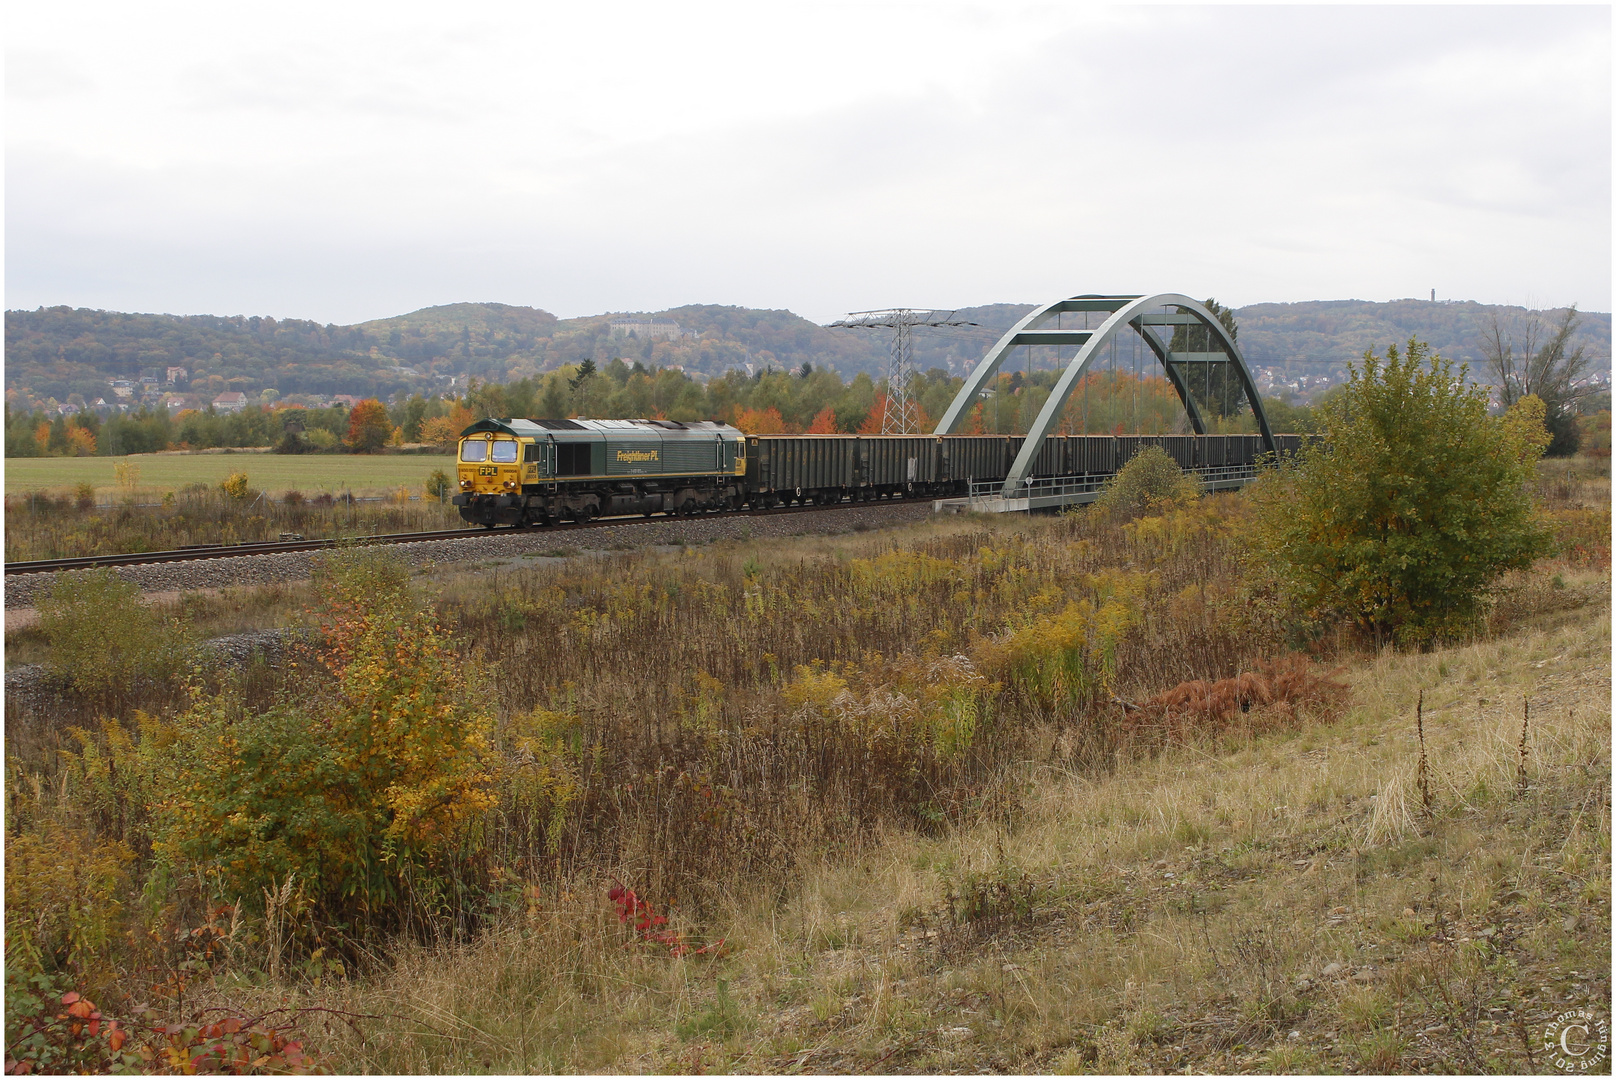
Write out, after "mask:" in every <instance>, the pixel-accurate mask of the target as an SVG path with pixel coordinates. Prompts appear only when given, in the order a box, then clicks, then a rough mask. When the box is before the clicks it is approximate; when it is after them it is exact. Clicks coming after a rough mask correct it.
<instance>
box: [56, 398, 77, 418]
mask: <svg viewBox="0 0 1616 1080" xmlns="http://www.w3.org/2000/svg"><path fill="white" fill-rule="evenodd" d="M56 411H57V412H59V413H61V414H62V415H63V416H72V415H73V414H74V413H76V412H78V411H79V407H78V406H77V405H75V404H73V403H72V402H71V401H69V402H68V403H67V404H65V405H58V406H56Z"/></svg>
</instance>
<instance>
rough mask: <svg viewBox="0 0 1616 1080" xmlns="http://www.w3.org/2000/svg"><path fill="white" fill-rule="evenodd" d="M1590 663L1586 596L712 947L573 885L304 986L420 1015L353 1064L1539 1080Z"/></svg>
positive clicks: (1575, 931)
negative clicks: (688, 947) (1418, 732)
mask: <svg viewBox="0 0 1616 1080" xmlns="http://www.w3.org/2000/svg"><path fill="white" fill-rule="evenodd" d="M1609 648H1610V638H1609V622H1608V608H1602V609H1599V610H1594V611H1586V610H1585V611H1583V612H1581V613H1580V614H1579V615H1578V616H1577V617H1576V618H1574V619H1572V620H1570V621H1568V622H1566V623H1565V624H1564V625H1561V626H1559V627H1556V628H1554V629H1549V630H1537V631H1529V632H1527V633H1525V634H1522V635H1517V636H1513V637H1510V638H1506V639H1501V640H1496V641H1492V642H1487V643H1482V644H1476V645H1471V646H1467V647H1464V648H1457V649H1449V650H1440V651H1435V652H1432V653H1429V654H1425V655H1417V656H1403V655H1396V654H1389V653H1388V654H1386V655H1384V656H1381V657H1378V658H1375V659H1373V660H1370V661H1366V662H1363V663H1360V664H1358V665H1356V666H1354V667H1353V668H1352V669H1351V670H1350V671H1349V672H1348V673H1347V678H1348V679H1349V681H1350V682H1351V684H1352V686H1353V689H1354V693H1355V698H1356V705H1355V706H1354V707H1353V708H1352V709H1351V711H1350V712H1349V713H1348V714H1347V715H1346V716H1345V717H1344V718H1343V719H1342V720H1341V721H1340V722H1339V723H1337V724H1335V725H1332V726H1307V727H1303V728H1301V729H1300V730H1291V731H1285V732H1280V733H1275V734H1269V735H1264V736H1260V737H1254V738H1245V737H1241V736H1230V737H1227V738H1226V739H1225V741H1224V742H1222V743H1221V744H1210V743H1209V744H1205V745H1199V746H1193V747H1183V748H1180V749H1177V750H1172V751H1169V752H1167V753H1164V754H1161V755H1160V756H1158V757H1157V758H1156V759H1155V760H1153V761H1149V762H1133V763H1123V764H1121V765H1119V766H1118V767H1117V768H1116V769H1115V771H1114V772H1113V773H1112V774H1111V775H1109V776H1106V777H1103V778H1098V779H1091V778H1087V777H1084V776H1080V775H1073V774H1071V773H1070V772H1068V771H1066V770H1064V769H1063V768H1062V766H1061V764H1060V762H1058V761H1039V762H1036V763H1034V762H1028V763H1026V764H1025V765H1024V766H1023V771H1022V776H1023V779H1024V780H1025V782H1026V785H1027V786H1026V791H1025V801H1024V803H1023V806H1024V810H1023V813H1022V814H1021V815H1020V817H1019V818H1018V820H1017V821H1016V823H1015V825H1014V827H1013V828H1010V827H1006V826H1005V825H1003V824H999V825H993V824H980V825H977V826H975V827H971V828H966V829H962V830H958V831H955V832H952V833H950V834H948V835H947V836H944V837H939V838H935V839H921V838H916V837H915V836H914V835H912V834H905V833H894V834H891V835H889V836H887V837H886V838H884V839H877V840H873V841H872V842H870V843H868V844H866V845H864V846H863V847H862V848H861V849H860V850H858V851H856V852H852V853H850V855H849V856H848V857H845V858H842V859H838V860H835V861H828V862H825V863H822V864H819V865H816V866H813V867H810V868H804V872H803V873H802V874H801V875H800V879H799V880H798V882H797V883H796V884H794V885H792V886H790V887H788V888H785V889H780V890H777V889H767V888H760V889H758V890H756V891H748V890H745V889H740V890H737V891H736V893H735V894H734V895H733V896H732V897H731V898H730V900H729V901H728V902H727V904H725V905H724V907H723V909H722V910H721V911H718V912H716V913H714V914H713V915H712V916H711V917H710V918H709V919H708V920H706V921H705V923H704V924H703V925H702V926H701V927H693V928H692V930H693V931H694V932H698V933H703V934H704V935H705V937H706V938H707V939H711V938H715V937H720V936H721V937H724V938H725V939H726V940H727V943H728V946H727V951H726V952H725V954H724V955H723V956H722V957H719V958H716V959H715V958H714V957H713V956H711V955H704V956H698V957H687V958H685V959H682V960H681V959H674V958H672V957H670V956H669V955H668V953H667V951H666V950H665V949H658V948H652V947H648V946H644V945H635V944H632V943H631V942H630V941H629V935H628V934H627V933H626V932H624V931H623V930H621V929H620V928H619V927H618V926H617V925H616V922H615V920H614V919H613V918H612V916H611V909H610V907H609V905H608V904H606V902H605V901H604V899H603V895H602V894H601V893H599V892H596V891H593V890H591V889H589V888H587V887H586V886H585V884H584V883H583V882H580V883H579V885H578V887H577V888H575V889H574V890H572V891H570V892H567V893H564V894H562V895H558V896H553V897H550V896H546V897H544V898H542V899H541V900H540V901H538V902H537V903H535V904H534V905H533V906H532V908H531V909H530V911H529V913H528V914H527V915H526V916H524V917H523V918H518V919H512V920H509V921H507V922H506V923H504V924H502V926H501V929H500V930H499V931H498V932H497V933H494V934H491V935H490V936H488V937H487V938H485V939H482V940H479V941H477V942H476V943H474V944H470V945H464V946H457V947H443V948H440V949H425V948H421V947H409V948H406V949H403V950H402V951H400V952H399V953H398V954H397V955H396V957H395V959H394V966H393V967H392V969H391V970H390V972H389V973H388V974H387V975H386V976H385V977H383V978H381V979H380V980H378V981H376V982H374V983H366V984H363V985H339V986H335V987H321V988H306V989H304V990H303V991H301V995H300V996H301V1000H304V1001H310V1002H314V1001H318V1002H323V1003H327V1004H337V1005H341V1006H345V1007H349V1008H355V1009H361V1010H364V1011H370V1012H373V1013H377V1014H381V1013H390V1014H397V1016H398V1017H408V1018H409V1019H408V1020H403V1019H397V1018H393V1019H383V1020H371V1021H365V1022H362V1023H361V1025H360V1028H359V1034H356V1033H355V1032H354V1031H351V1030H336V1029H333V1030H332V1032H331V1034H330V1041H329V1042H328V1043H327V1044H326V1045H327V1047H328V1048H329V1049H330V1050H331V1051H333V1052H334V1053H336V1054H337V1055H338V1060H339V1061H340V1062H342V1063H343V1065H344V1067H346V1068H350V1069H354V1070H367V1071H369V1070H374V1071H417V1070H427V1071H439V1072H445V1071H488V1070H493V1071H548V1070H558V1071H575V1070H608V1071H629V1072H638V1071H665V1070H669V1069H674V1070H683V1071H695V1070H698V1069H711V1070H730V1071H852V1072H862V1071H875V1072H880V1071H927V1072H937V1071H952V1070H963V1071H975V1070H980V1069H987V1070H994V1071H1012V1072H1031V1071H1045V1070H1051V1069H1053V1070H1056V1071H1096V1072H1160V1071H1166V1070H1170V1069H1171V1070H1177V1069H1180V1068H1189V1069H1193V1070H1211V1071H1290V1072H1319V1071H1335V1070H1345V1071H1373V1072H1404V1071H1416V1070H1421V1071H1424V1070H1430V1071H1476V1070H1482V1069H1486V1070H1503V1071H1512V1072H1513V1071H1535V1070H1539V1069H1541V1068H1542V1067H1543V1063H1542V1062H1541V1061H1539V1060H1536V1059H1533V1058H1529V1057H1528V1056H1527V1053H1528V1048H1530V1047H1535V1043H1534V1042H1533V1041H1532V1039H1533V1038H1535V1037H1536V1035H1537V1034H1540V1029H1541V1027H1542V1026H1543V1023H1544V1022H1546V1020H1547V1018H1548V1017H1549V1016H1551V1015H1552V1014H1553V1013H1554V1012H1557V1011H1558V1010H1559V1009H1561V1008H1564V1007H1569V1006H1570V1005H1574V1004H1582V1003H1592V1004H1593V1005H1594V1007H1596V1008H1599V1009H1604V1010H1606V1011H1607V1015H1608V1008H1609V1002H1610V982H1609V972H1608V966H1607V965H1606V963H1605V961H1604V960H1603V959H1600V958H1601V957H1608V955H1609V944H1610V936H1609V932H1610V909H1609V901H1610V894H1609V876H1610V807H1609V791H1610V788H1609V778H1610V756H1609V755H1610V729H1609V716H1610V684H1609V666H1608V656H1609ZM1421 690H1424V691H1426V702H1427V710H1426V714H1425V719H1426V737H1427V744H1428V752H1429V755H1430V758H1431V761H1432V764H1433V769H1434V776H1435V781H1436V782H1435V787H1434V794H1435V798H1434V811H1433V813H1432V814H1431V815H1430V816H1427V815H1426V814H1425V813H1424V811H1423V808H1422V807H1421V806H1420V800H1419V796H1418V794H1417V793H1416V792H1415V791H1414V789H1413V787H1412V783H1413V763H1414V761H1415V760H1416V758H1417V753H1418V750H1417V745H1416V742H1415V736H1414V725H1413V704H1414V701H1415V699H1416V697H1417V696H1418V693H1419V691H1421ZM1527 697H1529V698H1530V699H1531V701H1532V702H1533V710H1532V713H1533V715H1532V723H1531V728H1530V732H1529V736H1528V748H1529V753H1528V755H1527V758H1526V774H1527V778H1528V785H1527V787H1526V789H1525V792H1524V794H1522V793H1521V792H1520V790H1519V789H1518V787H1517V779H1518V771H1519V766H1520V755H1519V751H1518V743H1519V740H1520V722H1521V703H1522V700H1523V698H1527ZM1332 965H1339V966H1338V967H1332ZM720 987H722V988H723V989H722V992H720V989H719V988H720ZM1522 1032H1525V1034H1526V1035H1527V1036H1528V1038H1527V1039H1526V1040H1525V1041H1524V1042H1523V1039H1522ZM1292 1033H1294V1035H1293V1034H1292Z"/></svg>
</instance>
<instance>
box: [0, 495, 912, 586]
mask: <svg viewBox="0 0 1616 1080" xmlns="http://www.w3.org/2000/svg"><path fill="white" fill-rule="evenodd" d="M925 501H926V500H924V499H878V500H871V501H869V502H862V501H860V502H853V501H849V502H841V503H830V504H828V505H814V506H778V507H774V508H772V509H768V510H763V509H758V510H731V511H720V512H716V513H715V512H703V513H697V514H692V515H690V516H689V517H686V516H683V515H675V516H673V517H657V518H646V517H610V518H595V519H593V520H590V521H569V522H561V523H557V524H555V525H517V526H505V527H503V528H496V529H485V528H480V527H478V526H468V527H466V528H461V529H441V530H438V531H435V532H413V533H377V534H374V535H370V536H347V537H331V538H328V539H323V540H271V541H263V542H246V543H240V544H219V545H216V546H206V547H194V548H179V549H176V550H173V551H139V552H129V553H125V554H121V555H81V556H77V557H75V558H69V559H34V560H29V561H27V562H8V563H6V567H5V569H6V572H5V576H6V577H11V576H12V575H13V574H51V573H56V572H57V571H61V570H93V569H95V568H97V567H102V566H144V565H149V564H153V563H173V562H194V561H200V560H202V559H236V558H244V557H246V556H251V555H283V554H286V553H289V552H298V551H322V550H325V549H329V548H334V547H343V546H355V545H368V544H418V543H426V542H429V541H432V540H471V539H477V538H479V537H494V536H510V535H511V534H512V533H524V534H525V533H549V534H555V533H563V532H576V531H578V530H579V529H610V528H618V527H621V526H624V525H645V524H650V523H659V524H677V523H680V522H689V521H700V520H706V519H716V518H727V517H731V516H734V515H737V514H739V515H742V516H746V517H772V516H774V515H777V514H807V513H813V512H815V511H836V510H851V509H854V508H856V507H866V508H870V507H879V506H895V505H899V504H903V503H907V504H910V505H916V504H919V503H922V502H925Z"/></svg>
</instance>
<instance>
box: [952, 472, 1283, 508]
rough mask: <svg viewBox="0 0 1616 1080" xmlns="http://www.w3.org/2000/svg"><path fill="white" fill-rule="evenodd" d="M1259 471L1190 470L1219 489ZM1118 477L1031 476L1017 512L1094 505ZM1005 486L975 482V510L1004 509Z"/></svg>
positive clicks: (1245, 480) (1023, 486)
mask: <svg viewBox="0 0 1616 1080" xmlns="http://www.w3.org/2000/svg"><path fill="white" fill-rule="evenodd" d="M1259 468H1260V466H1257V465H1213V466H1206V467H1204V468H1199V469H1193V470H1190V471H1191V472H1192V473H1193V474H1194V475H1195V477H1196V478H1197V479H1198V480H1200V481H1201V486H1202V487H1205V488H1207V489H1209V490H1215V489H1221V488H1237V487H1242V486H1244V485H1245V484H1246V483H1248V482H1250V481H1251V480H1254V479H1256V476H1257V470H1258V469H1259ZM1115 475H1116V474H1115V473H1086V474H1083V475H1081V476H1040V477H1029V478H1028V479H1027V480H1024V481H1023V482H1022V483H1021V485H1020V487H1019V489H1018V491H1017V493H1016V495H1015V496H1014V501H1016V502H1019V501H1020V500H1022V499H1025V500H1026V501H1027V505H1026V506H1025V507H1017V509H1029V510H1030V509H1031V508H1032V507H1034V506H1054V505H1060V504H1063V503H1065V504H1070V505H1074V506H1076V505H1081V504H1083V503H1091V502H1093V501H1094V500H1095V499H1098V498H1099V497H1100V492H1101V491H1103V490H1104V489H1105V485H1106V484H1107V483H1109V482H1110V481H1111V478H1112V477H1113V476H1115ZM1003 486H1004V481H1002V480H973V481H971V485H970V496H969V498H970V501H971V509H972V510H991V509H1003V503H1004V502H1005V501H1006V500H1004V499H1002V498H1001V492H1002V490H1003Z"/></svg>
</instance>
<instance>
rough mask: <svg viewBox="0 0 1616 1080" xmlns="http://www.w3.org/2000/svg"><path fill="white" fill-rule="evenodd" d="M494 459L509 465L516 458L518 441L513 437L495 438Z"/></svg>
mask: <svg viewBox="0 0 1616 1080" xmlns="http://www.w3.org/2000/svg"><path fill="white" fill-rule="evenodd" d="M493 460H494V461H497V462H499V463H501V464H503V465H509V464H510V463H511V462H513V461H515V460H516V442H515V440H513V439H495V440H494V456H493Z"/></svg>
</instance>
